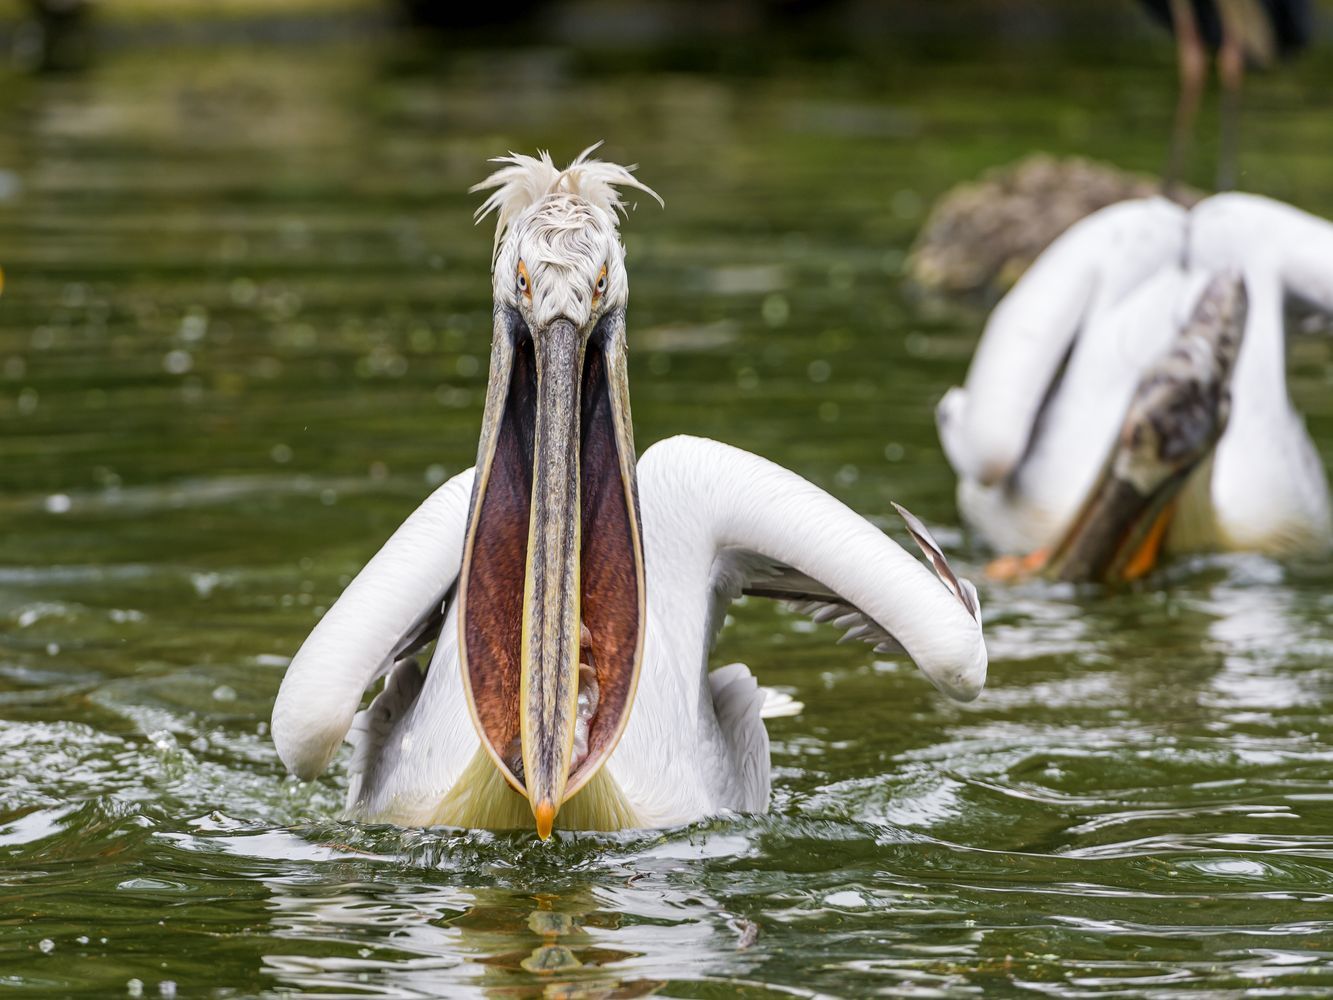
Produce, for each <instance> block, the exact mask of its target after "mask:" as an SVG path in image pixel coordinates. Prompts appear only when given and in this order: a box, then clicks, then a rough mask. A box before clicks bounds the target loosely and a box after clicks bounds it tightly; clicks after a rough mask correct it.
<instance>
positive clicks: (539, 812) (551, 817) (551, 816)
mask: <svg viewBox="0 0 1333 1000" xmlns="http://www.w3.org/2000/svg"><path fill="white" fill-rule="evenodd" d="M532 814H533V815H534V816H536V817H537V836H538V837H540V838H541V839H542V840H547V839H548V838H549V837H550V836H551V829H552V827H554V826H555V806H554V805H552V804H551V803H550V802H538V803H537V804H536V805H535V806H533V807H532Z"/></svg>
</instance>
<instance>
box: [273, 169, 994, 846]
mask: <svg viewBox="0 0 1333 1000" xmlns="http://www.w3.org/2000/svg"><path fill="white" fill-rule="evenodd" d="M594 148H595V147H594ZM591 151H592V150H587V151H585V152H584V153H583V154H582V155H581V156H579V157H578V158H577V159H576V160H575V161H574V162H573V163H572V164H571V165H570V166H569V167H567V168H566V169H564V170H559V169H557V168H556V167H555V166H554V165H553V164H552V162H551V160H550V158H549V156H547V155H546V154H542V156H540V157H539V158H533V157H527V156H516V155H513V154H511V155H510V156H509V157H505V158H504V159H503V161H502V162H503V164H504V165H503V166H502V168H501V169H500V170H498V171H497V172H496V173H495V174H493V175H492V176H491V177H490V178H489V179H487V180H486V181H484V182H483V183H482V184H480V185H478V188H481V189H487V190H490V191H491V194H490V196H489V197H488V198H487V200H486V202H485V203H484V204H483V205H482V207H481V209H480V211H479V215H481V216H484V215H485V214H487V213H489V212H491V211H495V212H496V213H497V215H498V225H497V233H496V246H495V252H494V258H493V285H494V296H495V309H494V330H493V341H492V351H491V368H490V381H489V385H488V388H487V394H486V406H485V412H484V414H483V417H482V430H481V440H480V445H479V447H478V453H477V465H476V468H475V469H469V470H467V471H466V472H463V473H461V474H460V475H458V476H456V477H454V478H453V479H451V480H450V481H449V482H447V483H445V484H444V485H443V486H441V487H440V488H439V489H438V490H437V491H436V492H435V494H434V495H433V496H431V497H430V498H429V499H428V500H427V501H426V502H425V503H424V504H423V505H422V506H421V507H420V508H419V509H418V510H417V511H416V512H415V513H413V514H412V515H411V516H410V517H409V518H408V519H407V521H406V522H405V523H404V524H403V525H402V527H400V528H399V529H398V531H396V532H395V533H394V535H393V536H392V537H391V538H390V539H389V540H388V542H387V543H386V544H385V545H384V547H383V548H382V549H381V550H380V551H379V553H377V554H376V555H375V556H374V558H372V559H371V561H370V562H369V563H368V564H367V566H366V567H365V568H364V569H363V570H362V571H361V573H360V574H358V575H357V577H356V578H355V579H354V580H353V581H352V583H351V584H350V585H349V586H348V587H347V589H346V590H345V591H344V593H343V595H342V596H341V597H340V598H339V599H338V601H337V602H336V603H335V604H334V605H333V606H332V607H331V608H330V609H329V611H328V613H327V614H326V615H325V616H324V617H323V619H322V620H321V621H320V622H319V623H318V624H317V625H316V627H315V629H314V630H313V631H312V632H311V634H310V636H309V637H308V638H307V640H306V641H305V643H304V644H303V645H302V647H301V649H300V651H299V652H298V653H297V655H296V656H295V657H294V658H293V660H292V663H291V665H290V666H289V668H288V670H287V674H286V676H285V677H284V678H283V682H282V687H281V689H280V691H279V693H278V697H277V700H276V702H275V704H274V710H273V736H274V741H275V743H276V745H277V748H278V753H279V755H280V756H281V757H282V759H283V761H284V762H285V763H286V765H287V766H288V768H289V769H290V770H291V771H293V772H294V773H295V774H297V775H298V776H300V777H302V778H307V779H308V778H312V777H314V776H315V775H317V774H318V773H320V772H321V771H322V770H323V769H324V768H325V767H326V766H327V765H328V763H329V761H330V760H331V759H332V757H333V756H334V753H335V752H336V750H337V747H338V745H339V744H340V743H341V742H342V741H343V740H344V739H346V740H347V741H349V742H351V743H352V744H353V752H352V755H351V760H350V762H349V765H348V771H349V775H350V781H349V788H348V810H349V814H350V815H352V816H354V817H357V818H363V819H367V820H374V821H379V822H394V823H399V824H402V825H433V824H446V825H452V826H465V827H486V828H512V827H523V826H528V825H535V828H536V832H537V834H538V836H540V837H541V838H543V839H545V838H546V837H548V836H550V834H551V831H552V830H553V829H554V828H555V827H556V826H557V825H559V826H562V827H566V828H571V829H622V828H637V827H656V826H665V825H672V824H676V823H683V822H687V821H690V820H694V819H698V818H700V817H703V816H707V815H712V814H716V813H718V812H723V811H727V810H734V811H762V810H764V809H766V808H767V805H768V794H769V759H768V737H767V731H766V729H765V726H764V721H763V720H764V719H765V718H769V717H772V716H773V715H775V714H791V713H792V712H793V711H794V710H795V709H796V708H797V707H798V706H797V705H796V703H795V702H794V701H793V700H792V699H791V698H789V697H783V696H779V695H776V694H774V693H773V692H771V691H766V690H765V689H763V688H761V687H759V685H758V683H757V682H756V681H755V679H754V677H753V676H752V675H751V674H750V672H749V670H748V668H746V667H745V666H744V665H742V664H731V665H729V666H727V667H723V668H721V669H718V670H714V671H711V672H710V671H709V665H708V661H707V653H708V650H709V648H710V647H711V644H712V641H713V638H714V636H715V634H716V631H717V629H718V628H719V627H720V625H721V622H722V614H721V612H722V609H724V608H725V606H726V604H727V603H728V602H729V601H730V600H731V599H733V598H735V597H738V596H740V595H741V594H742V593H751V594H756V595H764V596H769V597H774V598H780V599H784V600H787V601H789V602H791V603H793V604H795V605H797V606H798V607H801V608H804V609H805V610H807V611H808V612H810V613H811V614H813V615H815V617H816V618H818V619H820V620H827V619H834V620H836V623H837V624H839V625H841V626H842V627H844V628H846V629H848V630H849V633H850V634H852V635H854V636H857V637H860V638H863V639H866V640H868V641H871V642H873V643H874V644H876V645H877V646H878V647H879V649H880V650H881V651H883V652H886V653H887V652H900V651H905V652H906V654H907V655H909V656H910V657H911V658H912V659H914V660H915V661H916V662H917V664H918V665H919V666H920V667H921V669H922V670H923V671H924V672H925V673H926V675H927V676H928V677H929V678H930V679H931V680H932V681H933V682H934V683H935V684H936V685H937V686H938V687H939V688H940V689H941V690H943V691H945V692H946V693H947V694H949V695H951V696H953V697H956V698H960V699H970V698H973V697H975V696H976V694H977V693H978V692H979V690H980V688H981V685H982V683H983V681H984V678H985V671H986V653H985V646H984V644H983V642H982V639H981V624H980V612H979V608H978V605H977V600H976V592H975V590H974V589H973V588H972V587H971V585H970V584H969V583H968V582H967V581H966V580H960V579H959V578H957V577H956V576H955V575H954V574H953V572H952V571H951V570H950V569H949V567H948V564H947V562H946V561H945V559H944V555H943V553H942V552H941V551H940V550H939V547H938V545H936V544H935V543H934V541H933V540H932V539H931V538H930V535H929V532H928V531H927V530H926V528H925V527H924V526H923V525H921V523H920V522H919V521H916V519H915V518H912V517H911V515H910V514H906V513H904V517H905V518H907V519H908V531H909V533H910V534H911V535H912V537H913V538H914V539H915V540H916V542H917V544H918V545H919V546H920V547H921V548H922V549H923V551H925V552H926V554H927V556H928V558H929V559H930V561H931V563H932V566H933V568H934V570H935V574H936V575H934V576H932V575H931V573H930V572H929V571H928V570H927V569H926V568H925V567H924V566H923V565H922V564H921V563H920V562H919V561H917V560H916V559H914V558H912V557H911V556H909V555H908V554H907V553H906V552H905V551H904V550H903V549H902V548H900V547H899V546H898V545H897V544H896V543H894V542H893V541H892V540H890V539H889V538H887V537H886V536H885V535H884V534H883V533H882V532H881V531H879V530H878V529H877V528H875V527H873V526H872V525H870V524H869V523H868V522H866V521H865V520H863V519H862V518H860V517H858V516H857V515H855V514H853V513H852V512H851V511H850V510H848V509H847V508H846V507H844V506H843V505H842V504H840V503H838V502H837V501H836V500H834V499H833V498H832V497H830V496H828V495H827V494H825V493H824V492H823V491H822V490H819V489H817V488H816V487H814V486H812V485H811V484H809V483H807V482H805V481H804V480H802V479H800V478H799V477H797V476H795V475H794V474H792V473H790V472H788V471H786V470H785V469H781V468H779V467H777V466H775V465H772V464H771V463H769V462H766V461H764V460H763V459H760V458H757V457H756V456H753V455H749V454H746V453H745V452H741V451H738V450H736V449H734V448H729V447H727V446H726V445H722V444H718V443H717V442H713V441H705V440H701V439H697V438H673V439H671V440H669V441H665V442H661V443H659V444H657V445H655V446H654V447H653V448H650V449H649V450H648V451H647V452H646V453H645V454H644V456H643V458H642V460H638V461H636V457H635V449H634V438H633V432H632V429H631V423H630V407H629V392H628V382H627V376H626V341H625V337H626V335H625V306H626V302H627V299H628V291H629V286H628V279H627V276H626V271H625V254H624V250H623V248H622V246H621V244H620V240H619V234H618V229H617V223H618V217H617V212H618V211H622V210H623V206H622V202H621V197H620V194H619V191H618V188H626V189H628V188H634V189H638V190H641V191H644V192H646V193H648V194H652V192H651V191H649V190H648V189H647V188H646V187H644V186H643V185H642V184H641V183H639V182H638V181H637V180H636V179H635V178H634V176H633V174H632V173H631V172H630V170H629V169H627V168H625V167H622V166H618V165H616V164H610V163H603V162H600V161H596V160H592V159H590V158H589V154H590V153H591ZM654 197H655V195H654ZM432 642H434V650H433V652H432V653H431V657H430V662H429V665H428V667H427V669H425V670H424V671H423V670H422V669H421V667H420V666H419V665H418V663H417V661H416V659H415V658H414V654H415V653H416V652H418V651H419V650H422V649H424V648H425V647H427V646H429V645H430V643H432ZM381 677H383V678H384V686H383V688H382V689H381V690H380V692H379V693H378V695H377V696H376V697H375V699H374V701H373V702H372V703H371V705H370V706H369V708H367V709H366V710H364V711H361V712H358V711H357V709H358V706H359V704H360V701H361V698H362V695H363V693H364V691H365V690H366V689H367V688H368V687H369V686H371V685H372V684H374V683H375V682H376V681H377V680H378V679H379V678H381Z"/></svg>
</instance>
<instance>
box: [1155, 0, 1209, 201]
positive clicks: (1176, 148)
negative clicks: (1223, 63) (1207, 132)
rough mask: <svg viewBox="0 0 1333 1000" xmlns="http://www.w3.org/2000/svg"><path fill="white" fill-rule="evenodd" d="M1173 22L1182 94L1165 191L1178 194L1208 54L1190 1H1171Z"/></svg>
mask: <svg viewBox="0 0 1333 1000" xmlns="http://www.w3.org/2000/svg"><path fill="white" fill-rule="evenodd" d="M1171 21H1172V24H1173V26H1174V28H1175V34H1176V60H1177V64H1178V67H1179V71H1180V93H1179V96H1178V97H1177V99H1176V120H1175V124H1174V125H1173V126H1172V129H1171V148H1170V150H1169V151H1168V153H1167V158H1166V170H1165V172H1164V173H1163V175H1162V193H1163V194H1165V195H1166V196H1167V197H1168V198H1173V199H1174V198H1175V197H1176V185H1177V184H1178V183H1179V182H1180V175H1181V173H1182V172H1183V170H1184V166H1185V159H1186V156H1187V154H1188V152H1189V148H1190V145H1191V142H1192V138H1193V134H1194V119H1195V117H1196V116H1197V115H1198V113H1199V101H1200V99H1201V98H1202V97H1203V85H1204V81H1205V79H1206V77H1207V73H1208V55H1207V51H1206V49H1205V48H1204V44H1203V36H1202V35H1201V34H1200V33H1199V22H1198V20H1197V19H1196V18H1195V16H1194V8H1193V7H1191V6H1190V0H1171Z"/></svg>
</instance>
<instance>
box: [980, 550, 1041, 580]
mask: <svg viewBox="0 0 1333 1000" xmlns="http://www.w3.org/2000/svg"><path fill="white" fill-rule="evenodd" d="M1050 558H1051V550H1050V549H1037V550H1036V551H1034V552H1029V553H1028V554H1027V555H1025V556H1000V558H998V559H994V560H992V561H991V562H990V563H988V564H987V566H986V576H987V578H989V579H991V580H998V581H1000V582H1001V583H1013V582H1014V581H1015V580H1026V579H1027V578H1028V577H1031V576H1036V575H1037V574H1038V573H1040V572H1041V571H1042V569H1043V568H1044V567H1045V566H1046V563H1047V561H1048V560H1049V559H1050Z"/></svg>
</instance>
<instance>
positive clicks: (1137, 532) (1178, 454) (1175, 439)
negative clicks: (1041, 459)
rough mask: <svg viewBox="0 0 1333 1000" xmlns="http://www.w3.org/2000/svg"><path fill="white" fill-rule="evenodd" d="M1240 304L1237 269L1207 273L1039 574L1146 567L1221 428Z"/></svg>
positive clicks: (1083, 577)
mask: <svg viewBox="0 0 1333 1000" xmlns="http://www.w3.org/2000/svg"><path fill="white" fill-rule="evenodd" d="M1246 312H1247V298H1246V292H1245V285H1244V283H1243V282H1242V281H1241V279H1240V278H1239V277H1238V276H1236V275H1231V274H1225V275H1219V276H1217V277H1214V278H1213V279H1212V280H1211V281H1209V283H1208V285H1207V286H1206V287H1205V288H1204V291H1203V293H1202V295H1201V296H1200V297H1199V300H1198V303H1197V304H1196V305H1195V307H1194V311H1193V313H1192V314H1191V316H1190V318H1189V320H1188V322H1187V323H1186V324H1185V326H1184V327H1183V328H1182V329H1181V331H1180V334H1179V336H1178V337H1177V338H1176V341H1175V343H1174V344H1173V346H1172V348H1171V350H1169V351H1168V352H1167V353H1166V354H1165V355H1163V356H1162V357H1161V359H1159V360H1158V361H1157V362H1156V363H1155V364H1153V365H1152V366H1151V367H1150V368H1149V369H1148V370H1147V371H1146V372H1145V373H1144V376H1143V378H1142V379H1141V380H1140V381H1139V384H1138V387H1137V388H1136V389H1135V392H1134V397H1133V399H1132V400H1131V402H1130V405H1129V410H1128V411H1127V413H1126V416H1125V421H1124V423H1123V424H1122V425H1121V429H1120V435H1119V437H1118V439H1117V441H1116V445H1115V447H1114V448H1113V449H1112V451H1111V454H1110V457H1109V458H1108V459H1107V461H1106V464H1105V466H1104V467H1103V469H1102V472H1101V475H1100V476H1099V478H1098V480H1097V483H1096V485H1095V486H1094V487H1093V489H1092V491H1091V493H1090V494H1089V495H1088V499H1087V500H1086V501H1085V502H1084V505H1083V507H1082V509H1081V510H1080V511H1079V513H1078V515H1077V516H1076V517H1075V518H1074V521H1073V523H1072V525H1071V527H1070V528H1069V530H1068V531H1067V532H1066V534H1065V536H1064V539H1063V540H1062V541H1061V542H1060V543H1059V544H1058V545H1057V546H1056V547H1055V548H1054V550H1053V551H1052V553H1051V556H1050V559H1049V560H1048V561H1047V563H1046V565H1045V568H1044V574H1045V575H1046V576H1048V577H1052V578H1054V579H1060V580H1068V581H1095V582H1113V581H1117V580H1130V579H1134V578H1136V577H1138V576H1142V575H1143V574H1144V573H1146V572H1148V570H1150V569H1151V568H1152V567H1153V565H1154V563H1155V561H1156V557H1157V554H1158V552H1159V550H1160V547H1161V544H1162V541H1163V538H1164V536H1165V534H1166V531H1167V529H1168V527H1169V522H1170V519H1171V516H1172V514H1173V513H1174V509H1175V504H1176V500H1177V498H1178V497H1179V495H1180V491H1181V489H1183V488H1184V486H1185V483H1186V481H1187V480H1188V479H1189V477H1190V475H1191V473H1193V472H1194V470H1195V469H1196V468H1198V466H1199V464H1200V463H1201V462H1203V460H1204V459H1205V458H1207V457H1208V455H1209V454H1211V452H1212V450H1213V448H1214V446H1215V445H1216V444H1217V441H1218V439H1219V438H1221V436H1222V432H1223V431H1224V430H1225V429H1226V423H1227V417H1228V415H1229V413H1230V409H1231V389H1230V386H1231V374H1232V371H1233V369H1234V368H1235V363H1236V356H1237V354H1238V353H1239V351H1240V344H1241V338H1242V336H1243V335H1244V330H1245V317H1246Z"/></svg>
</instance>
